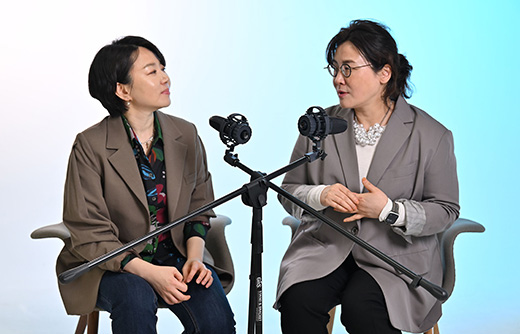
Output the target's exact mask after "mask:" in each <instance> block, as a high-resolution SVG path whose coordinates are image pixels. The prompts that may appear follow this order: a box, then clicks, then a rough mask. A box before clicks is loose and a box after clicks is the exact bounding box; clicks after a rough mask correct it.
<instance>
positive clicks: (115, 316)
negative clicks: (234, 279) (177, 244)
mask: <svg viewBox="0 0 520 334" xmlns="http://www.w3.org/2000/svg"><path fill="white" fill-rule="evenodd" d="M185 262H186V258H184V257H183V256H182V255H180V253H178V251H177V250H176V249H175V248H174V247H173V244H171V243H169V244H160V246H159V250H158V251H157V254H156V256H155V258H154V260H153V263H154V264H156V265H163V266H172V267H176V268H177V269H178V270H179V271H181V270H182V267H183V266H184V263H185ZM208 268H209V269H211V271H212V274H213V284H211V286H210V287H209V288H206V287H204V286H202V285H199V284H196V283H195V280H193V281H192V282H190V283H189V284H188V292H187V293H188V294H189V295H190V296H191V298H190V299H189V300H187V301H185V302H182V303H179V304H175V305H169V306H168V308H169V309H170V310H171V311H172V312H173V313H175V315H176V316H177V317H178V318H179V320H180V321H181V322H182V324H183V325H184V332H183V334H233V333H235V321H234V316H233V312H232V311H231V307H230V306H229V303H228V300H227V298H226V294H225V293H224V289H222V285H221V284H220V280H219V279H218V276H217V274H216V273H215V271H214V270H213V269H212V268H211V267H208ZM159 304H162V305H166V303H165V302H164V300H163V299H162V298H161V296H159V294H157V293H156V292H155V291H154V289H153V288H152V286H151V285H150V284H149V283H148V282H147V281H145V280H144V279H143V278H141V277H139V276H137V275H134V274H130V273H115V272H106V273H105V274H104V275H103V278H102V279H101V284H100V286H99V292H98V300H97V306H98V307H100V308H102V309H103V310H105V311H108V312H110V318H111V319H112V332H113V333H114V334H130V333H138V334H148V333H150V334H155V333H157V330H156V323H157V316H156V312H157V308H158V305H159Z"/></svg>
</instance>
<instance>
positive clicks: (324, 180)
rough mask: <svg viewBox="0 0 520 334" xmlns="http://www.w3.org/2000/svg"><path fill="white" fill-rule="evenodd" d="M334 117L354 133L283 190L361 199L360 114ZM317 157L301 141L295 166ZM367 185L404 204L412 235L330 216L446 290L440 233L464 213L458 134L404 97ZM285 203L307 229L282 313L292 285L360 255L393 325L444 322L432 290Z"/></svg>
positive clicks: (285, 279)
mask: <svg viewBox="0 0 520 334" xmlns="http://www.w3.org/2000/svg"><path fill="white" fill-rule="evenodd" d="M327 112H328V114H330V115H331V116H333V117H342V118H345V119H347V120H348V122H349V128H348V129H347V131H346V132H344V133H341V134H337V135H331V136H328V137H327V138H326V139H325V140H324V141H323V146H322V147H323V149H324V150H325V152H326V153H327V157H326V158H325V160H323V161H321V160H317V161H314V162H312V163H310V164H306V165H304V166H301V167H299V168H297V169H294V170H292V171H291V172H289V173H288V174H287V175H286V177H285V179H284V181H283V184H282V186H283V188H285V189H286V190H288V191H289V192H291V193H293V194H294V192H295V189H296V188H298V187H299V186H300V185H302V184H303V185H320V184H325V185H330V184H334V183H342V184H344V185H346V186H347V187H348V188H349V189H350V190H352V191H354V192H359V191H360V177H359V175H358V167H357V157H356V149H355V142H354V133H353V129H352V126H351V124H352V121H353V110H350V109H349V110H347V109H341V107H339V106H334V107H331V108H328V109H327ZM311 150H312V142H310V140H308V139H307V138H305V137H302V136H299V138H298V140H297V142H296V146H295V148H294V151H293V154H292V158H291V160H295V159H297V158H299V157H301V156H302V155H303V154H304V153H306V152H310V151H311ZM367 179H368V180H369V181H371V182H372V183H373V184H374V185H376V186H377V187H379V188H380V189H381V190H382V191H384V192H385V193H386V195H387V196H388V197H389V198H390V199H392V200H400V201H402V202H403V204H404V205H405V208H406V211H407V217H408V218H407V224H410V226H411V227H412V226H413V228H411V229H410V231H406V232H403V231H402V230H400V229H398V228H395V229H393V228H391V227H389V226H388V225H386V224H384V223H380V222H379V221H378V220H377V219H362V220H361V221H356V222H351V223H343V222H342V220H343V218H344V217H345V215H343V214H339V213H337V212H334V211H333V210H330V209H326V210H324V211H325V214H326V215H327V216H329V217H331V218H332V219H334V220H335V221H336V222H338V223H340V224H341V225H342V226H343V227H344V228H345V229H347V230H349V231H351V232H352V233H354V234H356V235H357V236H358V237H360V238H361V239H363V240H365V241H367V242H368V243H370V244H371V245H373V246H374V247H376V248H377V249H379V250H381V251H382V252H384V253H385V254H387V255H389V256H390V257H392V258H393V259H394V260H396V261H398V262H400V263H401V264H403V265H404V266H405V267H408V268H409V269H411V270H412V271H414V272H415V273H417V274H419V275H422V276H423V277H424V278H426V279H428V280H429V281H431V282H433V283H436V284H439V285H440V284H441V283H442V268H441V262H440V252H439V244H438V240H437V237H436V234H437V233H439V232H442V231H444V230H446V229H447V228H448V227H449V226H450V225H451V224H452V223H453V222H454V221H455V219H456V218H457V217H458V214H459V205H458V181H457V172H456V162H455V156H454V150H453V138H452V134H451V132H450V131H449V130H447V129H446V128H445V127H444V126H442V125H441V124H440V123H438V122H437V121H436V120H434V119H433V118H432V117H430V116H429V115H428V114H427V113H425V112H424V111H422V110H420V109H418V108H416V107H414V106H411V105H409V104H408V103H406V101H405V100H404V99H403V98H399V99H398V101H397V102H396V108H395V111H394V112H393V114H392V115H391V117H390V120H389V123H388V125H387V127H386V130H385V132H384V133H383V135H382V137H381V139H380V141H379V144H378V146H377V148H376V151H375V153H374V157H373V160H372V163H371V165H370V168H369V171H368V175H367ZM307 188H309V187H307ZM299 189H302V188H301V187H300V188H299ZM307 193H308V191H303V192H302V191H300V192H298V193H296V194H295V196H297V197H299V198H300V199H301V200H304V201H305V200H306V195H307ZM281 202H282V204H283V206H284V207H285V209H286V210H287V212H289V213H290V214H291V215H294V216H296V217H297V218H299V219H301V220H302V223H301V225H300V227H299V229H298V230H297V231H296V233H295V236H294V238H293V240H292V241H291V243H290V245H289V248H288V250H287V252H286V254H285V255H284V257H283V259H282V262H281V267H280V276H279V282H278V291H277V302H276V304H275V307H278V306H279V305H278V300H279V298H280V296H281V295H282V294H283V292H284V291H285V290H287V289H288V288H289V287H290V286H291V285H293V284H295V283H298V282H302V281H307V280H312V279H316V278H320V277H323V276H325V275H327V274H329V273H331V272H332V271H334V270H335V269H336V268H337V267H338V266H339V265H340V264H341V263H343V261H344V260H345V259H346V257H347V256H348V255H349V254H350V253H351V252H352V255H353V256H354V259H355V260H356V262H357V264H358V265H359V266H360V267H361V268H362V269H364V270H365V271H367V272H368V273H369V274H370V275H372V276H373V277H374V279H375V280H376V281H377V282H378V283H379V285H380V286H381V289H382V290H383V293H384V296H385V300H386V303H387V306H388V311H389V314H390V320H391V322H392V324H393V326H395V327H396V328H398V329H400V330H404V331H408V332H423V331H425V330H427V329H430V328H431V327H432V326H433V325H434V324H435V323H436V322H437V320H438V319H439V318H440V316H441V303H440V302H438V301H437V300H436V299H435V298H434V297H432V296H431V295H430V294H429V293H428V292H427V291H426V290H424V289H423V288H421V287H418V288H413V287H410V286H409V284H408V283H409V282H410V279H409V278H407V277H406V276H404V275H402V274H399V273H397V272H396V271H395V270H394V269H393V268H392V267H391V266H389V265H387V264H386V263H384V262H383V261H381V260H379V259H378V258H376V257H375V256H374V255H372V254H371V253H369V252H368V251H365V250H364V249H362V248H361V247H360V246H358V245H355V244H354V243H353V242H352V241H351V240H350V239H348V238H346V237H344V236H343V235H341V234H339V233H337V232H336V231H335V230H334V229H332V228H331V227H329V226H328V225H326V224H325V223H321V222H320V221H317V220H316V219H314V218H312V217H311V216H310V215H308V214H305V213H302V210H299V209H298V208H297V207H295V206H294V205H293V204H292V203H291V202H289V201H287V200H285V199H281Z"/></svg>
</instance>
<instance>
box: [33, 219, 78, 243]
mask: <svg viewBox="0 0 520 334" xmlns="http://www.w3.org/2000/svg"><path fill="white" fill-rule="evenodd" d="M31 238H32V239H45V238H59V239H61V240H63V241H65V240H66V239H69V238H70V232H69V229H68V228H67V227H66V226H65V224H63V222H62V223H58V224H52V225H47V226H43V227H40V228H38V229H36V230H34V231H33V232H32V233H31Z"/></svg>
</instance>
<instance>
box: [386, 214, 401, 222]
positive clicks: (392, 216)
mask: <svg viewBox="0 0 520 334" xmlns="http://www.w3.org/2000/svg"><path fill="white" fill-rule="evenodd" d="M397 218H399V215H397V214H395V213H393V212H390V213H389V214H388V216H386V219H385V222H386V223H387V224H390V225H391V224H393V223H395V222H396V221H397Z"/></svg>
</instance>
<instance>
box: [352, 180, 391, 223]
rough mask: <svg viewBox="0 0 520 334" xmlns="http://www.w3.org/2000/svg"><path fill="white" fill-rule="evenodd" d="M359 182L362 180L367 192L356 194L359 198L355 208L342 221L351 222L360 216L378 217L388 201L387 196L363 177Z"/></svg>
mask: <svg viewBox="0 0 520 334" xmlns="http://www.w3.org/2000/svg"><path fill="white" fill-rule="evenodd" d="M361 182H363V186H364V187H365V189H366V190H368V193H362V194H358V195H357V197H358V199H359V204H358V205H357V210H356V211H355V212H354V214H353V215H352V216H350V217H348V218H345V219H344V220H343V221H344V222H352V221H355V220H358V219H361V218H379V214H380V213H381V210H383V208H384V207H385V205H386V203H387V202H388V196H386V194H385V193H384V192H383V191H382V190H381V189H379V188H378V187H376V186H374V185H373V184H372V183H370V181H368V180H367V179H366V178H365V177H364V178H363V179H362V181H361Z"/></svg>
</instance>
